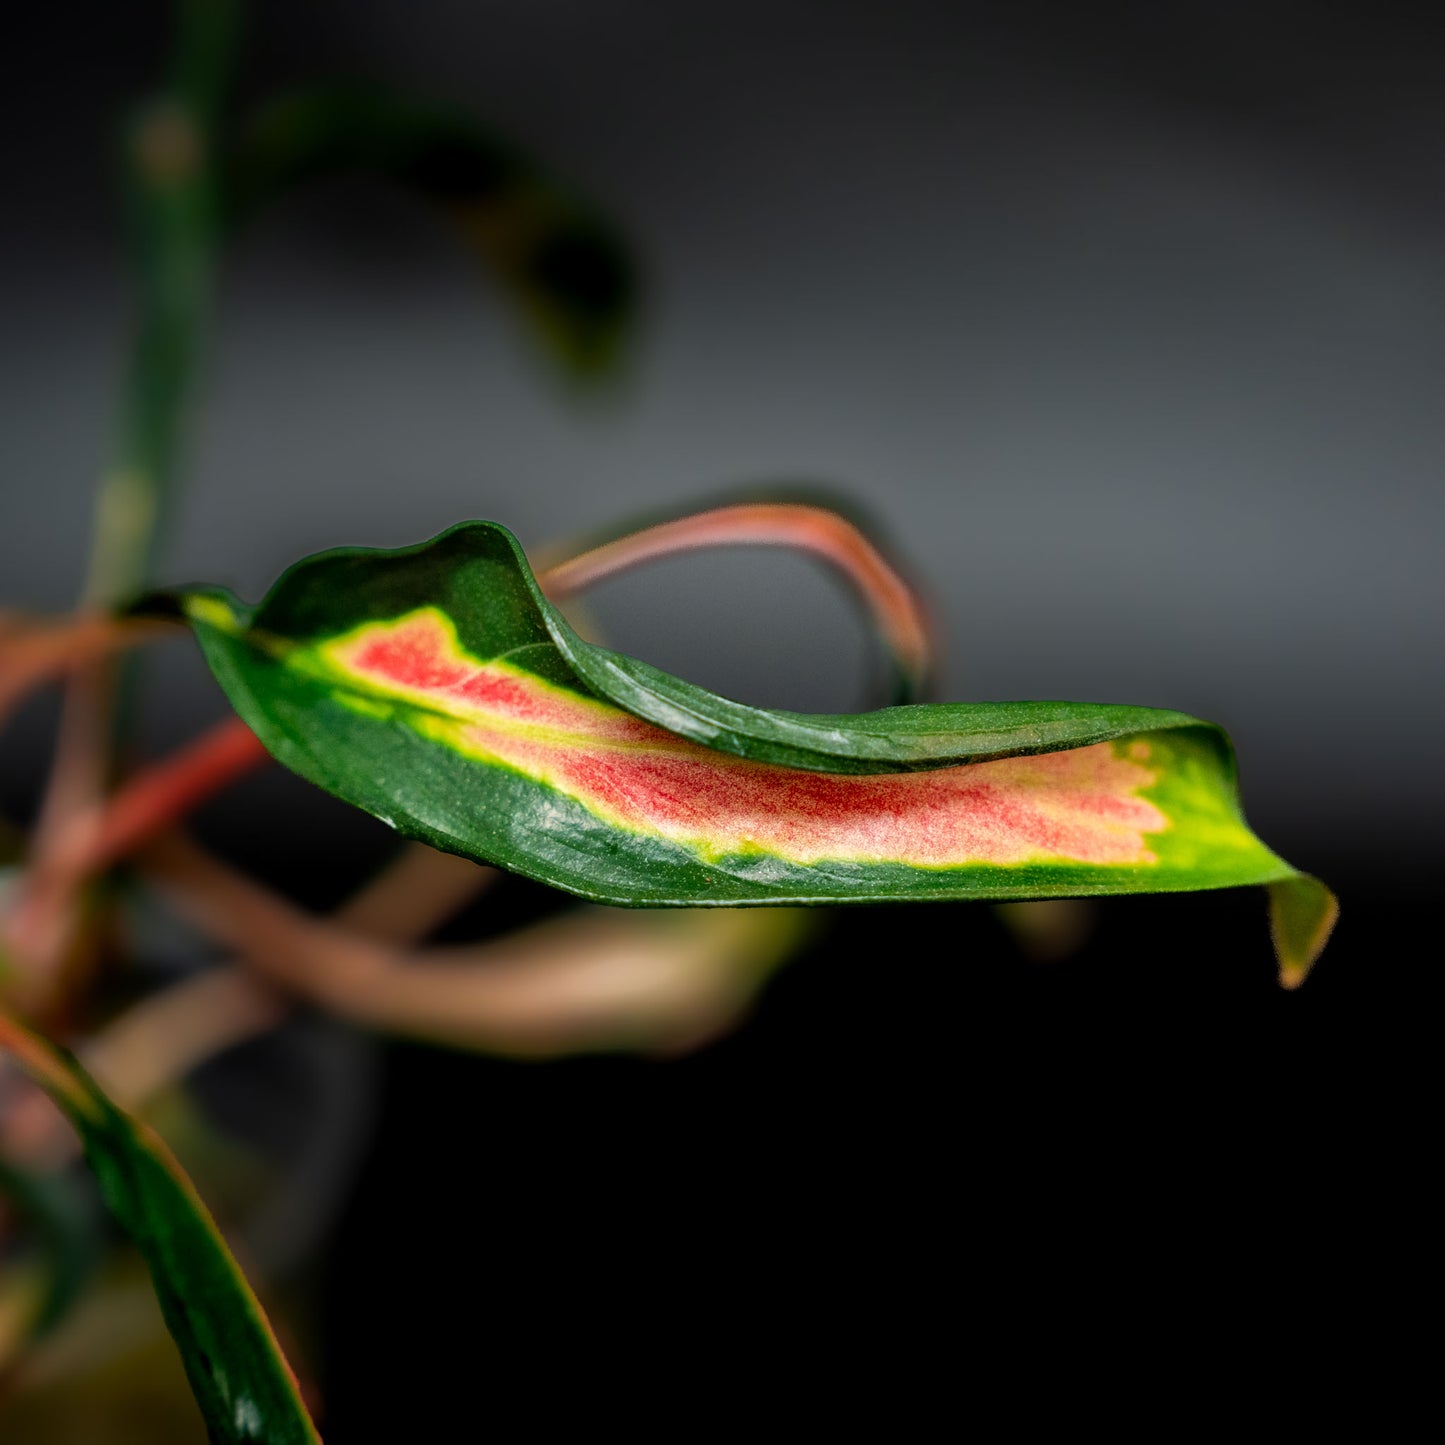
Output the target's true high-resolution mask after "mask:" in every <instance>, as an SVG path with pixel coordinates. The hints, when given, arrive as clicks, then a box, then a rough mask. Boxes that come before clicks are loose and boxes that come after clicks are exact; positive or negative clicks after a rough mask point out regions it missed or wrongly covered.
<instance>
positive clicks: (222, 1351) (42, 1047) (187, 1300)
mask: <svg viewBox="0 0 1445 1445" xmlns="http://www.w3.org/2000/svg"><path fill="white" fill-rule="evenodd" d="M0 1049H4V1050H6V1051H7V1052H9V1053H11V1054H12V1055H14V1057H15V1058H16V1059H17V1061H18V1062H19V1063H20V1064H21V1066H22V1067H23V1068H24V1069H25V1070H26V1072H27V1073H29V1074H30V1075H31V1077H32V1078H34V1080H35V1081H36V1083H38V1084H39V1085H40V1086H41V1087H42V1088H43V1089H44V1090H45V1091H46V1093H48V1094H49V1095H50V1097H51V1098H52V1099H54V1100H55V1102H56V1103H57V1104H58V1105H59V1106H60V1108H61V1109H62V1110H64V1112H65V1114H66V1116H67V1117H68V1118H69V1120H70V1122H71V1123H72V1124H73V1125H74V1126H75V1128H76V1131H77V1132H78V1133H79V1135H80V1138H81V1143H82V1144H83V1146H84V1148H85V1155H86V1158H87V1160H88V1161H89V1162H90V1165H91V1168H92V1169H94V1171H95V1173H96V1177H97V1178H98V1180H99V1182H100V1187H101V1191H102V1193H103V1195H104V1197H105V1200H106V1203H107V1205H108V1206H109V1208H110V1210H111V1212H112V1213H113V1214H114V1215H115V1217H116V1219H117V1220H118V1221H119V1223H120V1224H121V1225H122V1226H123V1227H124V1229H125V1230H126V1232H127V1233H128V1234H129V1235H130V1236H131V1238H132V1239H133V1240H134V1241H135V1243H136V1245H137V1247H138V1248H139V1249H140V1251H141V1254H142V1256H143V1257H144V1258H145V1261H146V1264H147V1266H148V1267H149V1269H150V1272H151V1279H152V1281H153V1282H154V1285H155V1289H156V1294H157V1297H158V1298H159V1300H160V1304H161V1310H162V1312H163V1314H164V1315H165V1320H166V1325H167V1328H168V1329H169V1330H170V1332H171V1335H172V1337H173V1338H174V1339H175V1341H176V1344H177V1346H178V1347H179V1349H180V1352H181V1359H182V1362H183V1363H184V1365H185V1368H186V1374H187V1376H188V1378H189V1379H190V1382H191V1388H192V1390H193V1391H194V1393H195V1396H196V1401H197V1403H198V1404H199V1405H200V1407H201V1413H202V1414H203V1415H204V1417H205V1420H206V1425H207V1429H208V1430H209V1432H210V1436H211V1439H212V1440H214V1441H219V1442H226V1445H231V1442H235V1445H242V1442H255V1441H265V1442H266V1445H316V1442H317V1441H318V1440H319V1437H318V1435H317V1434H316V1430H315V1427H314V1426H313V1425H312V1423H311V1419H310V1417H309V1416H308V1414H307V1412H306V1407H305V1406H304V1405H303V1404H302V1402H301V1397H300V1394H299V1393H298V1391H297V1387H296V1381H295V1377H294V1376H293V1375H292V1373H291V1370H290V1368H289V1367H288V1365H287V1364H286V1361H285V1359H284V1358H283V1356H282V1354H281V1351H280V1347H279V1346H278V1345H277V1343H276V1338H275V1336H274V1334H273V1333H272V1331H271V1327H270V1324H269V1323H268V1322H267V1320H266V1316H265V1313H264V1312H263V1310H262V1309H261V1306H260V1304H259V1303H258V1301H257V1299H256V1297H255V1295H254V1294H253V1293H252V1291H251V1288H250V1286H249V1285H248V1284H247V1283H246V1279H245V1276H244V1275H242V1273H241V1271H240V1269H239V1268H238V1266H237V1265H236V1262H235V1260H234V1259H232V1257H231V1254H230V1251H229V1250H228V1249H227V1248H226V1245H225V1243H224V1241H223V1240H222V1239H221V1236H220V1234H219V1232H218V1231H217V1229H216V1226H215V1223H214V1222H213V1221H212V1219H211V1217H210V1214H209V1213H208V1212H207V1210H206V1207H205V1205H204V1204H203V1203H202V1202H201V1200H200V1198H199V1196H198V1195H197V1194H196V1192H195V1189H194V1188H193V1187H192V1185H191V1183H190V1181H189V1180H188V1179H187V1178H186V1177H185V1175H184V1173H182V1171H181V1169H180V1167H179V1166H178V1165H177V1164H176V1163H175V1161H174V1160H173V1159H172V1158H171V1157H170V1154H169V1152H168V1151H167V1149H166V1147H165V1145H164V1144H163V1143H161V1141H160V1140H159V1139H158V1138H157V1137H156V1136H155V1135H154V1134H153V1133H152V1132H151V1131H150V1130H149V1129H147V1128H146V1127H145V1126H144V1125H143V1124H140V1123H138V1122H137V1121H136V1120H134V1119H132V1118H131V1117H130V1116H129V1115H127V1114H125V1113H124V1112H122V1111H121V1110H120V1109H118V1108H116V1107H115V1105H114V1104H112V1103H111V1102H110V1100H109V1099H108V1098H106V1096H105V1095H104V1094H103V1093H102V1092H101V1091H100V1089H99V1088H97V1087H96V1085H95V1083H94V1082H93V1081H92V1080H91V1079H90V1077H89V1076H88V1075H87V1074H86V1073H85V1072H84V1070H83V1069H81V1068H80V1066H79V1065H78V1064H76V1063H75V1061H74V1060H73V1059H71V1058H69V1057H68V1056H67V1055H65V1054H63V1053H62V1052H61V1051H60V1050H59V1049H57V1048H56V1047H55V1046H54V1045H53V1044H50V1043H48V1042H46V1041H45V1040H43V1039H41V1038H40V1037H39V1036H38V1035H36V1034H34V1033H31V1032H30V1031H29V1030H28V1029H26V1028H25V1027H24V1026H23V1025H21V1024H19V1023H17V1022H16V1021H15V1020H14V1019H12V1018H9V1017H7V1016H5V1015H0Z"/></svg>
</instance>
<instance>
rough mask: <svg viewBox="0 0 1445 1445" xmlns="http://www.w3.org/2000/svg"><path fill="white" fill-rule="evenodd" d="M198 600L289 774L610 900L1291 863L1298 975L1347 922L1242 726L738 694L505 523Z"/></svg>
mask: <svg viewBox="0 0 1445 1445" xmlns="http://www.w3.org/2000/svg"><path fill="white" fill-rule="evenodd" d="M182 606H183V608H184V610H185V612H186V613H187V615H188V616H189V617H190V619H191V622H192V624H193V626H194V628H195V630H196V634H197V637H198V638H199V640H200V643H201V646H202V648H203V650H204V652H205V654H206V657H207V660H208V661H209V663H210V665H211V668H212V670H213V672H214V673H215V674H216V677H217V678H218V679H219V681H220V683H221V686H222V687H223V688H224V689H225V691H226V694H227V696H228V697H229V698H230V700H231V702H232V704H233V705H234V706H235V708H236V710H237V711H238V712H239V713H240V714H241V716H242V717H243V718H244V719H245V720H246V722H247V723H248V724H249V725H250V726H251V727H252V728H253V729H254V730H255V731H256V733H257V735H258V736H259V737H260V739H261V741H262V742H263V743H264V744H265V745H266V747H267V748H268V749H269V750H270V751H271V752H272V753H273V754H274V755H275V756H276V757H277V758H278V759H280V761H282V762H283V763H285V764H286V765H287V766H288V767H290V768H292V769H294V770H295V771H296V772H298V773H300V774H301V775H302V776H303V777H306V778H309V779H311V781H313V782H315V783H317V784H319V785H320V786H321V787H323V788H325V789H326V790H327V791H329V792H331V793H334V794H336V795H337V796H338V797H341V798H345V799H346V800H348V801H349V802H352V803H355V804H357V805H358V806H359V807H362V808H364V809H365V810H366V811H368V812H370V813H372V814H374V815H375V816H377V817H379V818H382V819H383V820H384V821H386V822H388V823H390V824H391V825H392V826H393V827H395V828H397V829H399V830H400V831H401V832H403V833H406V834H408V835H410V836H413V837H418V838H421V839H423V840H424V841H426V842H429V843H431V844H433V845H434V846H436V847H439V848H443V849H446V850H447V851H450V852H454V853H460V854H462V855H464V856H466V857H469V858H475V859H478V860H480V861H485V862H491V863H497V864H500V865H502V866H504V867H507V868H511V869H513V870H515V871H517V872H520V873H523V874H526V875H527V876H529V877H532V878H537V879H540V880H541V881H543V882H545V883H550V884H553V885H555V886H556V887H559V888H564V889H566V890H568V891H569V892H572V893H576V894H579V895H581V896H583V897H586V898H590V899H593V900H596V901H599V902H605V903H617V904H629V905H651V906H685V905H707V904H724V905H733V904H752V903H775V904H776V903H847V902H862V901H884V900H903V901H907V900H927V899H962V898H989V899H1011V898H1047V897H1066V896H1080V895H1090V894H1107V893H1148V892H1170V891H1179V890H1190V889H1199V888H1220V887H1228V886H1233V885H1238V884H1273V883H1276V882H1287V883H1288V884H1289V887H1290V891H1289V893H1288V895H1287V907H1285V908H1284V909H1283V911H1282V912H1281V910H1280V909H1278V908H1277V909H1276V928H1275V934H1276V938H1277V939H1278V940H1279V941H1280V949H1279V955H1280V962H1281V969H1282V971H1283V975H1284V976H1285V977H1286V979H1287V981H1289V982H1297V981H1298V978H1299V977H1302V975H1303V971H1304V969H1306V968H1307V967H1308V965H1309V963H1310V962H1311V961H1312V959H1313V957H1314V954H1315V953H1316V952H1317V951H1318V947H1319V946H1322V944H1323V941H1324V937H1323V935H1324V933H1325V932H1327V931H1328V927H1327V921H1326V920H1325V915H1326V914H1327V913H1328V912H1329V910H1330V909H1331V908H1332V907H1333V900H1332V898H1331V897H1330V895H1329V894H1328V892H1327V890H1325V889H1324V888H1323V886H1322V885H1319V884H1317V883H1315V882H1314V881H1313V880H1305V879H1303V877H1302V875H1300V874H1298V873H1297V872H1296V870H1295V869H1293V868H1291V867H1290V865H1289V864H1287V863H1286V862H1284V860H1283V859H1281V858H1279V857H1277V856H1276V855H1275V854H1273V853H1272V852H1270V850H1269V849H1268V848H1266V847H1265V846H1264V845H1263V844H1262V843H1261V842H1260V841H1259V840H1258V839H1257V838H1256V837H1255V836H1254V835H1253V833H1251V832H1250V830H1249V828H1248V827H1247V825H1246V824H1245V822H1244V820H1243V817H1242V815H1241V812H1240V808H1239V802H1238V797H1237V792H1236V787H1235V771H1234V759H1233V753H1232V750H1231V748H1230V746H1229V742H1228V739H1227V738H1226V737H1225V735H1224V734H1223V733H1222V732H1221V731H1220V730H1219V729H1218V728H1216V727H1213V726H1211V725H1210V724H1207V723H1203V722H1200V721H1199V720H1198V719H1195V718H1191V717H1188V716H1186V715H1185V714H1182V713H1174V712H1163V711H1158V710H1155V709H1150V708H1138V707H1110V706H1102V705H1098V704H1091V703H1041V702H1033V703H950V704H935V705H919V706H913V707H902V708H886V709H883V710H881V711H879V712H873V713H863V714H858V715H851V716H836V717H835V716H810V715H804V714H797V713H782V712H771V711H768V710H765V709H760V708H752V707H744V706H743V705H741V704H738V703H734V702H731V701H729V700H727V699H725V698H720V697H717V696H715V695H714V694H711V693H709V692H707V691H705V690H704V689H702V688H698V687H694V686H692V685H691V684H688V683H686V682H683V681H681V680H680V679H677V678H673V677H670V676H668V675H667V674H665V673H662V672H659V671H658V670H657V669H655V668H652V667H649V666H648V665H647V664H645V663H641V662H638V661H636V660H635V659H632V658H627V657H624V656H622V655H621V654H618V653H615V652H610V651H608V650H607V649H605V648H600V647H595V646H592V645H590V644H588V643H585V642H583V641H582V640H581V639H580V638H578V637H577V635H576V634H575V633H574V632H573V631H572V630H571V628H570V627H568V625H567V623H566V622H565V620H564V619H563V618H562V617H561V616H560V615H559V614H558V613H557V612H556V611H555V609H553V608H552V607H551V606H550V605H549V604H548V603H547V601H546V600H545V598H544V597H543V596H542V594H541V592H540V591H539V589H538V587H537V585H536V582H535V581H534V579H533V577H532V575H531V572H530V569H529V568H528V566H527V563H526V559H525V557H524V556H523V554H522V551H521V549H520V547H519V546H518V545H517V543H516V541H515V539H514V538H513V537H512V536H511V534H510V533H508V532H507V531H506V530H505V529H503V528H502V527H499V526H496V525H495V524H492V523H487V522H470V523H463V524H461V525H460V526H457V527H454V528H452V529H451V530H449V531H447V532H444V533H442V534H441V535H440V536H438V537H437V538H435V539H433V540H432V541H431V542H427V543H423V544H421V545H419V546H415V547H408V548H402V549H401V550H399V551H394V552H381V551H368V550H360V549H342V550H338V551H333V552H326V553H322V554H320V555H319V556H315V557H312V558H309V559H307V560H305V561H303V562H301V563H298V564H297V565H296V566H294V567H292V568H291V569H290V570H289V571H288V572H287V573H286V574H285V575H284V576H283V577H282V578H281V580H280V581H279V582H278V583H277V584H276V586H275V587H274V588H273V589H272V590H271V592H270V593H269V594H268V596H267V597H266V599H265V600H264V601H263V602H262V603H261V604H260V605H259V606H258V607H255V608H250V607H246V606H243V605H242V604H240V603H239V602H237V601H236V600H235V599H234V598H233V597H231V596H229V595H228V594H226V593H223V592H218V591H197V592H192V593H189V594H187V595H186V596H185V597H184V598H183V599H182ZM1281 918H1282V919H1283V921H1282V922H1281V921H1280V920H1281ZM1311 920H1313V923H1312V922H1311Z"/></svg>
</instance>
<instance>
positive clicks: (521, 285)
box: [230, 84, 636, 372]
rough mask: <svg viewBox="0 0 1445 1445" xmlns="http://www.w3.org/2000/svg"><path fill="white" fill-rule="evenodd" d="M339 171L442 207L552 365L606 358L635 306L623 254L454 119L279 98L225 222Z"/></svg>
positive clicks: (394, 108) (436, 110) (385, 98)
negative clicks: (375, 178)
mask: <svg viewBox="0 0 1445 1445" xmlns="http://www.w3.org/2000/svg"><path fill="white" fill-rule="evenodd" d="M345 171H373V172H376V173H377V174H379V175H383V176H386V177H388V178H389V179H391V180H394V181H396V182H398V183H399V184H401V185H403V186H406V187H407V188H408V189H410V190H413V191H416V192H417V193H418V194H419V195H421V196H424V197H426V198H427V199H429V200H431V201H433V202H435V203H437V204H438V205H440V206H442V207H443V208H445V210H446V211H447V212H448V213H449V214H450V215H451V217H452V219H453V220H454V221H455V223H456V224H457V226H458V227H459V229H460V230H461V232H462V234H463V235H464V237H465V238H466V239H467V241H468V242H469V243H470V244H471V245H472V246H473V247H475V248H476V250H477V251H478V252H479V253H480V254H481V255H482V256H483V257H484V259H485V260H486V261H487V263H488V264H489V265H490V266H491V267H492V268H493V269H494V270H495V272H496V273H497V275H498V277H499V278H500V279H501V281H502V282H503V284H504V285H505V287H506V288H507V290H508V291H509V292H510V293H511V295H512V296H513V297H514V298H515V300H516V301H517V302H518V304H519V305H520V306H521V308H522V310H523V311H524V313H525V314H526V315H527V317H528V318H529V319H530V320H531V322H532V323H533V324H534V325H535V327H536V328H537V330H538V332H539V334H540V335H541V337H542V338H543V340H544V341H545V342H546V343H547V344H548V345H549V346H550V347H551V349H552V350H553V352H554V353H555V354H556V356H557V358H558V359H559V360H561V361H562V362H564V363H565V364H567V365H569V366H571V367H573V368H575V369H577V370H579V371H582V372H589V371H597V370H600V369H602V368H604V367H605V366H606V365H607V364H608V363H609V362H610V361H612V360H613V359H614V357H615V355H616V352H617V348H618V344H619V343H620V341H621V340H622V337H623V334H624V331H625V329H626V326H627V323H628V322H629V321H630V320H631V317H632V311H633V305H634V299H635V289H636V288H635V281H634V277H633V270H632V264H631V262H630V260H629V259H628V256H627V252H626V250H625V249H624V247H623V246H622V244H621V242H620V241H619V240H618V239H617V237H616V234H615V233H614V231H613V230H612V228H611V227H610V226H609V225H608V224H607V223H606V222H605V221H603V220H602V219H601V218H600V216H598V214H597V213H596V212H595V211H594V210H593V209H592V208H591V207H590V206H588V205H586V204H585V203H584V202H582V201H581V200H579V199H578V198H577V197H576V196H575V195H573V194H572V193H571V192H570V191H569V190H567V189H566V188H565V187H563V186H561V185H559V184H558V183H557V182H556V181H555V180H553V179H552V178H551V177H550V176H548V175H546V174H545V173H544V172H542V171H541V170H540V169H539V168H538V167H537V166H535V165H534V164H533V163H532V162H530V161H529V160H527V159H526V158H525V157H524V156H523V155H522V154H521V153H520V152H519V151H518V150H516V149H515V148H514V147H513V146H511V145H509V144H508V143H506V142H505V141H503V140H501V139H500V138H498V137H497V136H495V135H492V134H490V133H489V132H488V131H486V130H485V129H484V128H483V127H482V126H480V125H479V124H478V123H477V122H476V121H475V120H474V119H473V118H472V117H471V116H469V115H467V114H466V113H465V112H462V111H457V110H453V109H450V108H448V107H446V106H442V105H437V104H435V103H432V102H429V101H425V100H417V99H414V98H412V97H410V96H406V95H397V94H393V93H392V92H389V91H386V90H381V89H377V88H375V87H371V86H362V85H345V84H332V85H321V86H316V87H313V88H309V89H306V90H301V91H296V92H294V93H292V94H289V95H285V96H282V97H280V98H279V99H277V100H274V101H272V102H270V103H269V104H267V105H266V106H265V107H264V108H263V109H262V110H261V111H260V112H259V113H258V114H257V116H256V117H255V119H254V120H253V121H252V123H251V124H250V125H249V126H248V127H247V129H246V131H245V133H244V135H243V137H242V140H241V143H240V145H239V146H238V147H237V150H236V153H235V155H234V156H233V158H232V162H231V167H230V209H231V214H232V217H233V219H234V220H236V221H244V220H245V219H246V218H248V217H249V216H251V215H253V214H254V213H255V212H257V211H258V210H260V209H262V208H263V207H264V206H266V205H267V204H269V203H270V202H271V201H272V200H274V199H275V198H276V197H277V196H279V195H281V194H283V193H284V192H286V191H287V190H289V189H290V188H291V187H292V186H294V185H296V184H298V183H300V182H303V181H307V180H310V179H312V178H314V177H318V176H324V175H328V174H334V173H337V172H345Z"/></svg>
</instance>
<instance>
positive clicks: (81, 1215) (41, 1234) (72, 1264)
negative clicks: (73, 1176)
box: [0, 1158, 100, 1368]
mask: <svg viewBox="0 0 1445 1445" xmlns="http://www.w3.org/2000/svg"><path fill="white" fill-rule="evenodd" d="M0 1197H3V1198H7V1199H9V1200H10V1202H11V1204H12V1205H13V1206H14V1208H15V1209H16V1210H17V1211H18V1212H19V1213H20V1215H21V1216H22V1217H23V1218H24V1219H25V1220H26V1222H27V1223H28V1225H29V1226H30V1229H31V1230H32V1231H33V1233H34V1235H35V1237H36V1239H37V1240H38V1242H39V1245H40V1248H41V1251H42V1252H43V1254H44V1257H45V1277H44V1285H43V1287H42V1288H41V1289H40V1291H39V1292H38V1296H37V1300H36V1306H35V1311H34V1314H33V1316H32V1317H31V1318H30V1320H29V1322H28V1330H27V1335H28V1338H30V1339H40V1338H42V1337H43V1336H45V1335H46V1334H48V1333H49V1332H50V1331H51V1330H52V1329H54V1328H55V1326H56V1325H57V1324H59V1322H60V1321H61V1320H62V1319H63V1318H64V1316H65V1314H66V1313H67V1311H68V1310H69V1309H70V1306H71V1305H72V1304H74V1303H75V1301H76V1299H77V1298H78V1297H79V1296H80V1293H81V1291H82V1290H83V1289H84V1288H85V1286H86V1284H87V1283H88V1282H89V1280H90V1277H91V1274H92V1272H93V1271H94V1269H95V1265H96V1262H97V1259H98V1257H99V1252H100V1251H99V1248H98V1245H99V1240H98V1237H97V1234H96V1227H95V1221H94V1220H92V1219H91V1217H90V1214H89V1212H88V1211H87V1209H86V1207H85V1202H84V1201H83V1200H82V1199H81V1198H80V1197H79V1196H78V1195H77V1194H76V1192H75V1190H74V1188H73V1183H72V1181H71V1180H69V1179H67V1178H65V1177H63V1176H61V1175H56V1174H42V1173H39V1172H35V1171H31V1170H28V1169H22V1168H20V1167H19V1166H18V1165H16V1164H14V1163H12V1162H11V1161H10V1160H8V1159H3V1158H0ZM0 1368H3V1361H0Z"/></svg>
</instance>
